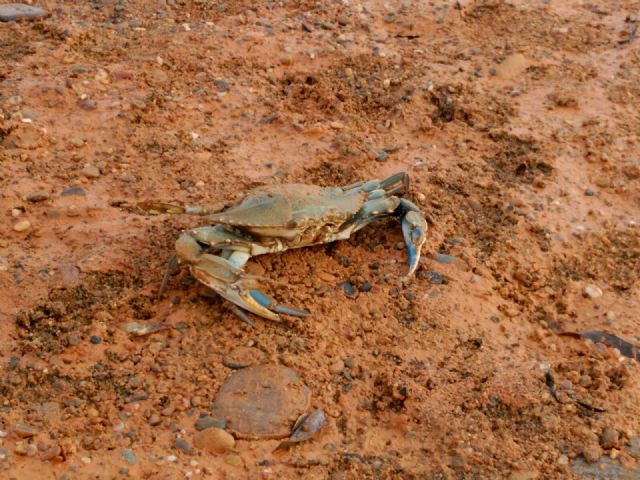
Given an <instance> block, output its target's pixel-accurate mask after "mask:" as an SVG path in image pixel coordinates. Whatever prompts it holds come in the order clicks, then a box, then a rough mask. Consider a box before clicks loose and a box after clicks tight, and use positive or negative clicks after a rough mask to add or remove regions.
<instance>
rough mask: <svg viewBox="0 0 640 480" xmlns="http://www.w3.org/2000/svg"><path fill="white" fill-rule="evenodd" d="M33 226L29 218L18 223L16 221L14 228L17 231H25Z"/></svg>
mask: <svg viewBox="0 0 640 480" xmlns="http://www.w3.org/2000/svg"><path fill="white" fill-rule="evenodd" d="M30 227H31V222H30V221H29V220H26V219H25V220H20V221H19V222H18V223H16V224H15V225H14V226H13V229H14V230H15V231H16V232H24V231H25V230H28V229H29V228H30Z"/></svg>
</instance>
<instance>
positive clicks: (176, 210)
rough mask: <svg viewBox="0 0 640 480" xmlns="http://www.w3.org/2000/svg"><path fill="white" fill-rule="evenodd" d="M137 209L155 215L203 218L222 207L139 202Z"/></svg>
mask: <svg viewBox="0 0 640 480" xmlns="http://www.w3.org/2000/svg"><path fill="white" fill-rule="evenodd" d="M138 208H140V209H142V210H144V211H145V212H149V213H153V214H156V215H157V214H160V213H169V214H172V215H179V214H187V215H197V216H200V217H205V216H207V215H211V214H212V213H218V212H219V211H220V210H222V208H223V207H222V206H220V205H183V204H181V203H166V202H140V203H138Z"/></svg>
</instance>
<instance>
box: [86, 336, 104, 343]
mask: <svg viewBox="0 0 640 480" xmlns="http://www.w3.org/2000/svg"><path fill="white" fill-rule="evenodd" d="M89 341H90V342H91V343H92V344H94V345H100V344H101V343H102V339H101V338H100V337H99V336H98V335H91V338H90V339H89Z"/></svg>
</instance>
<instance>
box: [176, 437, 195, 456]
mask: <svg viewBox="0 0 640 480" xmlns="http://www.w3.org/2000/svg"><path fill="white" fill-rule="evenodd" d="M176 448H177V449H178V450H182V451H183V452H184V453H193V447H192V446H191V444H190V443H189V442H187V441H186V440H185V439H184V438H176Z"/></svg>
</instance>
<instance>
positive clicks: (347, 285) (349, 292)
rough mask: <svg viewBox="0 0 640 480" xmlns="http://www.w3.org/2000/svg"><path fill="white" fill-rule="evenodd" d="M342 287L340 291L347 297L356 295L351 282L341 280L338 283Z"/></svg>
mask: <svg viewBox="0 0 640 480" xmlns="http://www.w3.org/2000/svg"><path fill="white" fill-rule="evenodd" d="M339 285H340V286H341V287H342V291H343V292H344V294H345V295H346V296H347V297H349V298H355V297H356V289H355V287H354V286H353V283H351V282H342V283H340V284H339Z"/></svg>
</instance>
